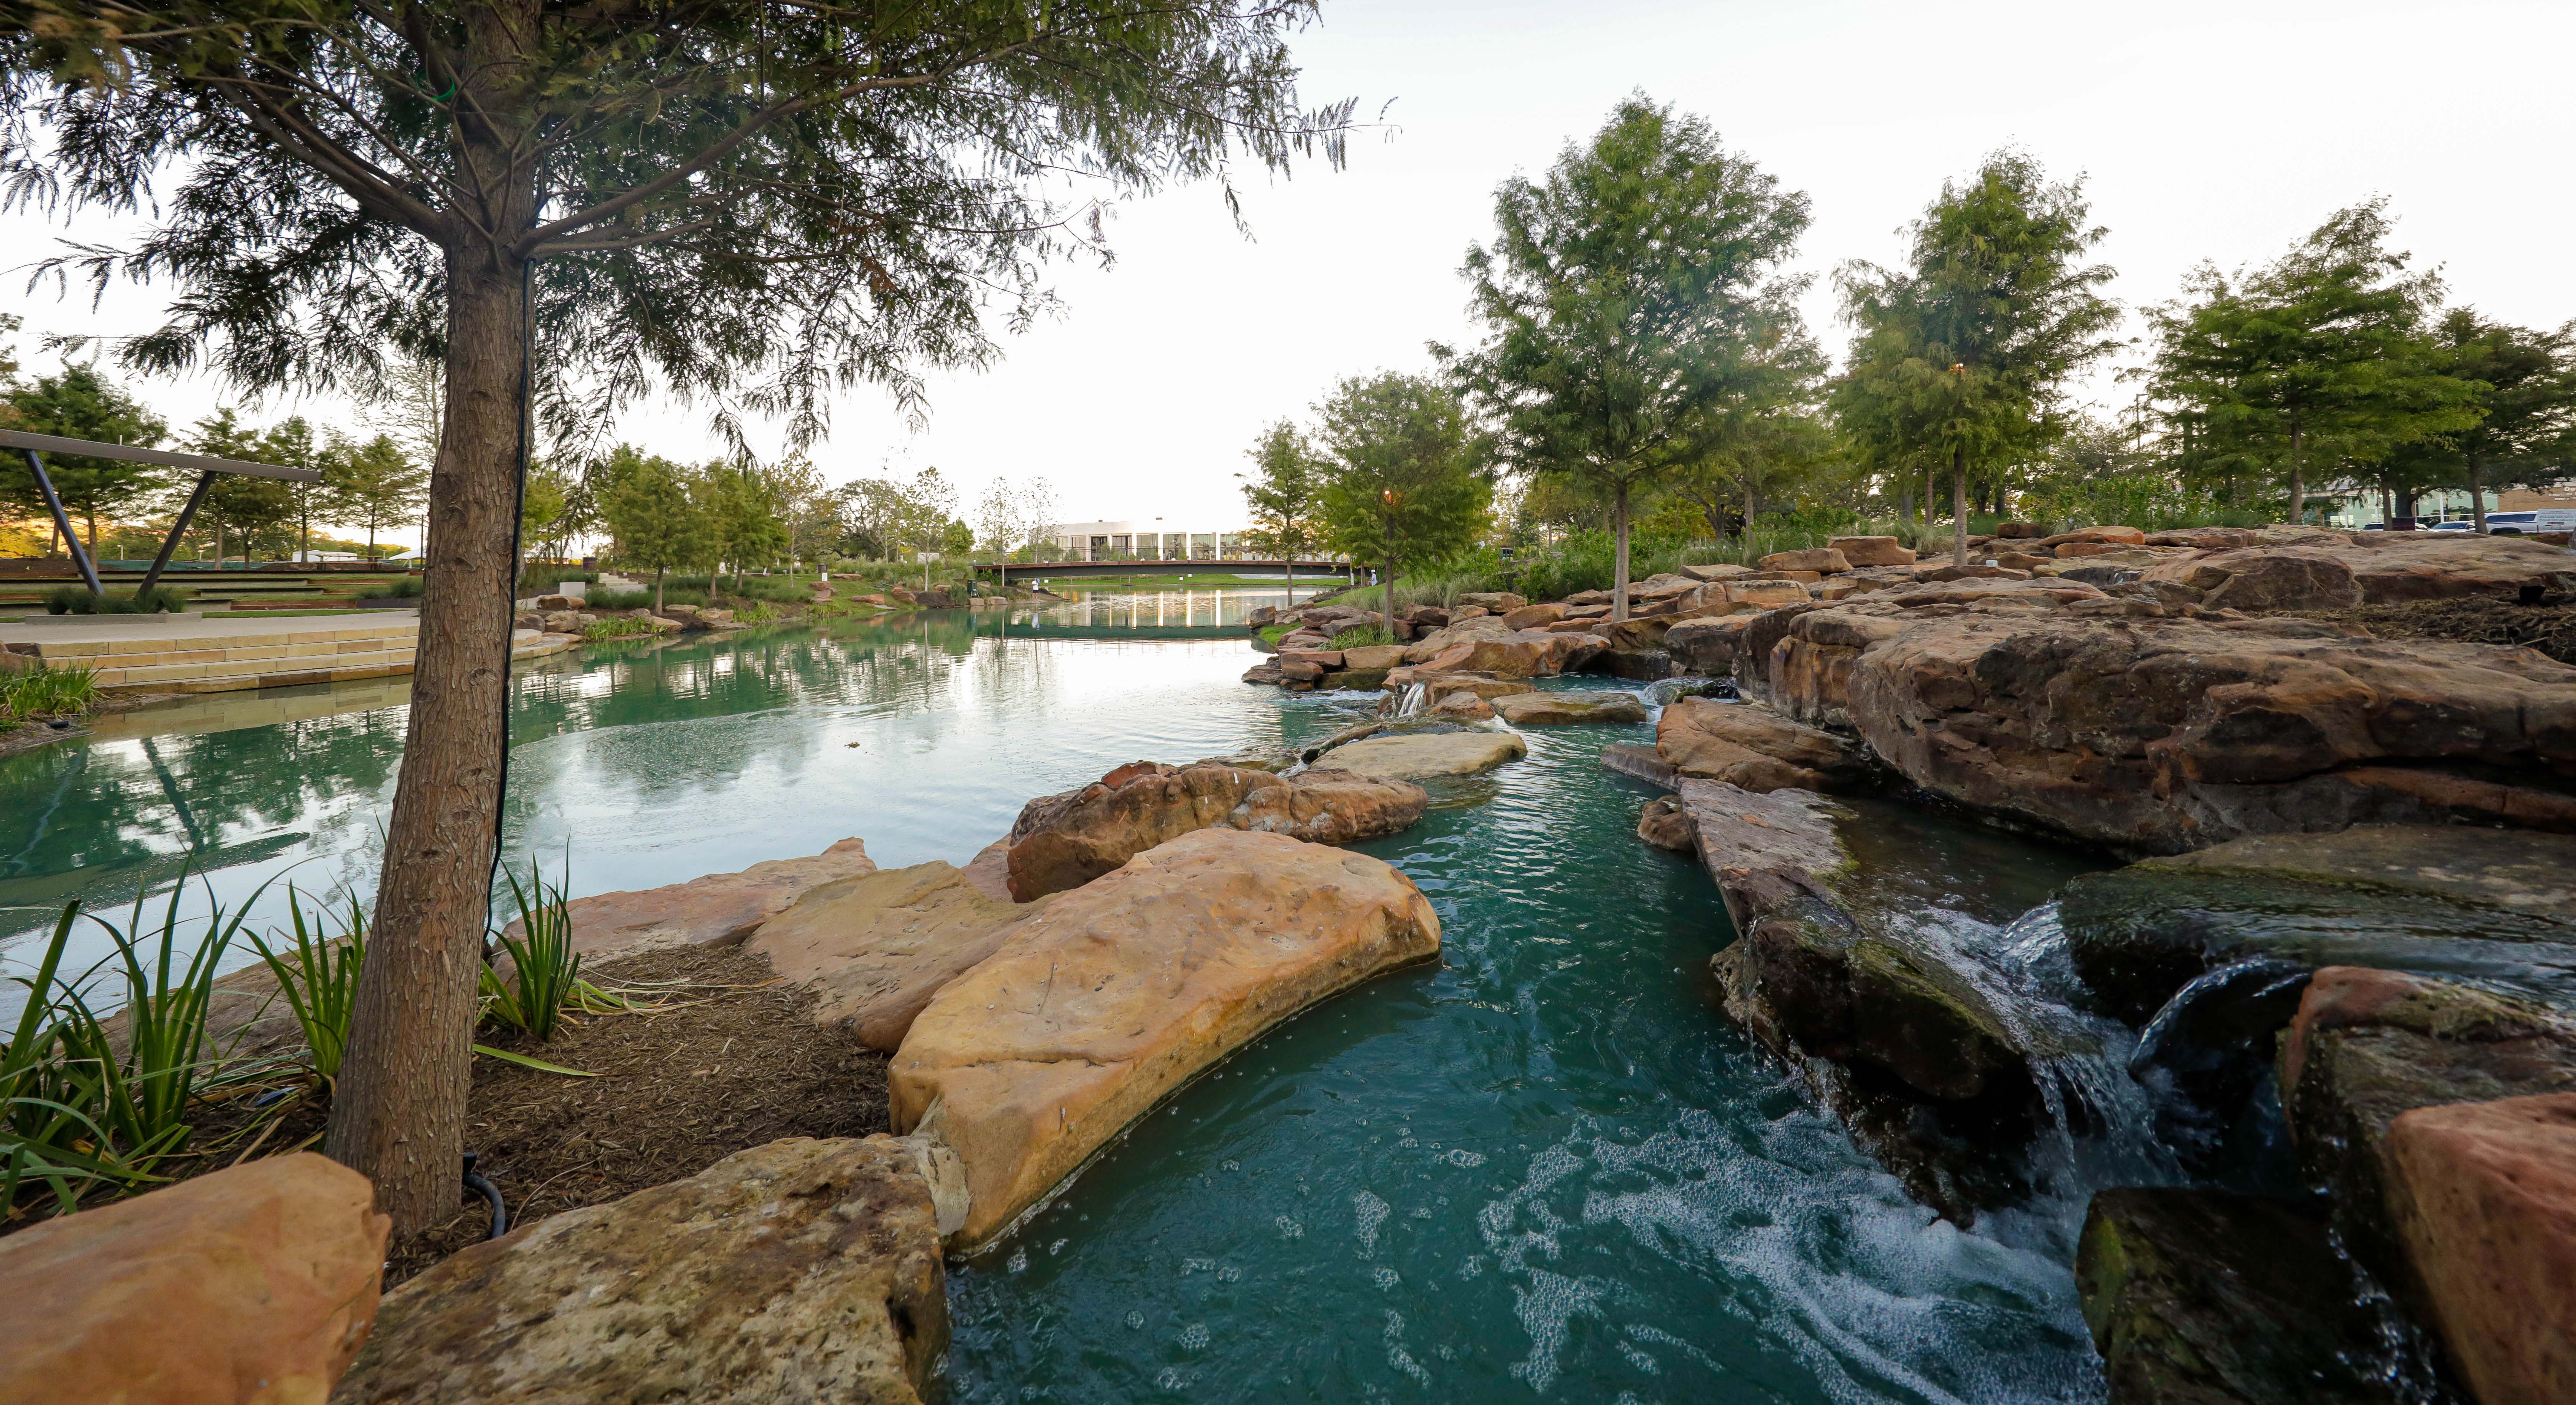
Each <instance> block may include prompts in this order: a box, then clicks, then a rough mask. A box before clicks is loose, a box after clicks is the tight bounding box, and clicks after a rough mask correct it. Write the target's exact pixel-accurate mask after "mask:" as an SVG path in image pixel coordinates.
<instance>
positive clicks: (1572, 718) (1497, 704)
mask: <svg viewBox="0 0 2576 1405" xmlns="http://www.w3.org/2000/svg"><path fill="white" fill-rule="evenodd" d="M1491 706H1492V708H1493V711H1494V713H1495V714H1496V715H1497V716H1500V717H1501V718H1502V719H1503V720H1504V721H1506V722H1509V723H1511V724H1512V725H1513V726H1515V727H1550V726H1561V725H1564V724H1567V723H1574V722H1643V721H1645V720H1646V704H1645V702H1644V701H1643V700H1642V699H1640V698H1639V697H1638V696H1637V695H1636V694H1634V693H1562V692H1547V693H1539V692H1530V693H1514V694H1511V695H1509V696H1506V697H1501V698H1497V699H1495V700H1494V702H1493V703H1492V704H1491Z"/></svg>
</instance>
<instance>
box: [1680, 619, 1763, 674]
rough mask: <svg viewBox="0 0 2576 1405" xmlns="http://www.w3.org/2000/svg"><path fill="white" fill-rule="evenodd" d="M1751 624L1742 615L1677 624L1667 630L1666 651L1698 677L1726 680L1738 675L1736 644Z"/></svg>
mask: <svg viewBox="0 0 2576 1405" xmlns="http://www.w3.org/2000/svg"><path fill="white" fill-rule="evenodd" d="M1750 622H1751V621H1750V619H1749V618H1748V617H1747V616H1746V615H1742V614H1737V615H1731V616H1726V617H1722V618H1708V617H1702V618H1699V619H1689V620H1678V621H1676V622H1674V623H1673V624H1672V625H1671V626H1670V627H1668V628H1666V629H1665V630H1664V649H1665V651H1666V652H1667V653H1670V654H1671V655H1672V656H1673V658H1674V659H1675V660H1677V661H1678V662H1680V663H1681V664H1682V666H1683V667H1685V668H1688V669H1690V670H1691V671H1693V672H1695V673H1706V674H1711V675H1714V676H1718V677H1724V676H1726V675H1729V674H1732V673H1733V672H1735V665H1736V648H1735V646H1736V642H1737V639H1738V637H1739V636H1740V635H1741V634H1742V633H1743V632H1744V627H1745V626H1746V625H1747V624H1749V623H1750Z"/></svg>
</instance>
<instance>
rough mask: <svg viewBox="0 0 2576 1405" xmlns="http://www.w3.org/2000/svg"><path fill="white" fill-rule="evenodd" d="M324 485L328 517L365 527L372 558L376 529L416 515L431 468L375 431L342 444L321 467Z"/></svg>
mask: <svg viewBox="0 0 2576 1405" xmlns="http://www.w3.org/2000/svg"><path fill="white" fill-rule="evenodd" d="M322 484H323V486H324V487H325V488H327V489H328V490H329V492H330V503H331V516H332V518H333V519H334V520H336V521H337V522H339V523H340V524H341V525H342V526H346V527H356V528H359V529H361V530H363V531H364V532H365V533H366V534H367V555H368V556H369V557H370V558H373V557H374V556H375V554H376V534H377V533H378V532H380V531H383V530H384V529H386V528H388V527H397V526H401V525H403V524H404V523H407V522H412V521H416V520H417V519H418V518H419V515H420V504H421V500H422V498H423V497H425V496H426V495H427V494H428V492H429V466H428V465H427V464H424V463H419V462H417V461H415V460H414V459H412V457H411V456H410V455H408V454H406V453H404V452H403V450H402V446H401V445H399V444H397V443H395V442H394V440H393V438H392V436H390V435H384V434H378V435H375V436H373V437H371V438H369V439H367V440H365V441H363V442H359V443H352V444H346V445H343V446H341V447H340V449H339V452H337V453H334V454H333V455H331V457H330V458H329V460H328V461H326V462H325V463H324V464H323V465H322Z"/></svg>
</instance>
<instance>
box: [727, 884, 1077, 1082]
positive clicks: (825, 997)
mask: <svg viewBox="0 0 2576 1405" xmlns="http://www.w3.org/2000/svg"><path fill="white" fill-rule="evenodd" d="M1004 863H1005V869H1004V872H1005V874H1007V872H1008V869H1007V863H1008V858H1007V851H1006V854H1005V858H1004ZM1006 881H1007V880H1006ZM1051 900H1052V899H1047V898H1041V899H1040V900H1039V901H1038V902H1037V903H1030V904H1025V905H1023V904H1017V903H1014V902H1012V901H1011V900H1010V899H1009V898H1008V897H1003V898H1000V899H996V898H994V897H992V896H991V895H990V894H989V893H988V892H986V891H985V890H983V889H982V888H979V887H978V886H977V885H976V884H975V883H974V882H972V881H971V880H970V879H969V878H968V876H967V874H966V871H965V870H964V869H960V868H956V867H953V866H951V865H949V864H944V863H937V862H933V863H925V864H915V865H913V866H912V867H910V868H897V869H883V870H880V871H878V872H875V873H870V874H865V875H863V876H861V877H857V878H844V879H841V880H839V881H837V882H832V883H826V884H824V885H823V886H822V887H820V888H816V889H815V890H813V891H812V892H810V893H807V894H806V895H805V896H804V897H802V898H800V899H798V900H797V903H796V905H795V906H794V907H791V908H789V909H787V910H786V911H785V912H782V913H780V914H778V915H777V916H776V917H773V918H771V919H769V920H768V921H767V922H764V923H762V924H761V926H760V930H759V931H757V932H755V933H753V934H752V936H751V940H750V941H749V942H748V943H747V945H748V946H749V947H750V948H751V949H752V950H753V951H757V952H759V953H760V954H761V955H763V956H766V957H768V958H769V964H770V966H771V967H772V968H773V969H775V970H776V971H777V972H778V974H779V975H781V976H783V977H785V978H786V979H787V980H788V981H790V982H792V983H794V984H795V985H798V986H801V987H803V988H805V989H808V990H811V991H813V992H815V994H816V995H817V996H818V997H819V999H818V1002H817V1003H816V1005H815V1008H814V1018H815V1019H816V1021H818V1022H820V1023H825V1024H848V1025H851V1026H852V1027H854V1028H855V1029H856V1030H857V1032H858V1035H859V1038H860V1039H861V1040H862V1041H863V1042H865V1043H866V1044H867V1046H868V1047H869V1048H871V1049H881V1050H883V1051H885V1052H886V1053H889V1054H891V1053H893V1052H894V1051H895V1049H896V1048H897V1047H898V1046H900V1045H901V1044H902V1043H903V1036H904V1032H905V1031H906V1030H909V1029H911V1028H912V1021H913V1017H914V1016H916V1015H918V1014H920V1013H921V1008H922V1007H923V1006H925V1005H927V1004H929V1003H930V997H932V996H933V995H936V994H938V993H939V988H940V987H941V986H944V985H946V984H948V983H949V982H950V981H952V980H955V979H956V978H957V977H958V976H959V975H961V974H963V973H964V972H965V971H966V970H967V969H968V968H969V967H972V966H973V965H974V964H975V963H976V962H978V961H981V960H983V959H984V958H985V957H987V956H990V955H992V953H993V949H994V948H995V947H997V946H999V945H1001V943H1002V938H1003V937H1004V936H1005V935H1007V934H1008V933H1009V931H1010V929H1011V927H1012V926H1013V924H1015V923H1018V922H1021V921H1023V920H1025V919H1027V918H1028V917H1029V916H1030V915H1031V914H1032V913H1035V912H1038V911H1040V910H1042V908H1041V904H1043V903H1045V902H1048V901H1051Z"/></svg>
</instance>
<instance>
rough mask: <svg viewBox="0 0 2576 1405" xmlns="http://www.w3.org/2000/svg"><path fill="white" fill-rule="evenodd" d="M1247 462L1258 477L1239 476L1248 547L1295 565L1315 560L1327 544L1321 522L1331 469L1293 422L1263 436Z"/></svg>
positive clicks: (1275, 428)
mask: <svg viewBox="0 0 2576 1405" xmlns="http://www.w3.org/2000/svg"><path fill="white" fill-rule="evenodd" d="M1245 457H1247V458H1249V459H1251V460H1252V471H1251V472H1250V473H1238V474H1236V475H1235V478H1236V480H1237V481H1239V482H1241V483H1242V484H1243V502H1244V508H1245V511H1246V525H1245V531H1244V534H1243V539H1244V545H1245V546H1246V547H1248V548H1250V549H1251V550H1253V551H1255V552H1258V553H1260V554H1262V555H1265V556H1278V557H1284V558H1286V559H1288V560H1291V561H1294V560H1297V559H1300V558H1302V557H1307V556H1311V555H1313V554H1314V552H1315V549H1316V545H1317V544H1318V543H1319V542H1320V541H1321V540H1322V539H1323V527H1322V524H1321V523H1320V522H1318V521H1317V518H1318V516H1319V515H1320V514H1321V513H1322V512H1323V506H1324V505H1323V494H1324V484H1325V481H1326V476H1327V474H1328V473H1329V471H1330V469H1329V466H1328V465H1327V464H1325V463H1324V461H1323V460H1322V459H1320V458H1318V457H1317V456H1316V454H1315V449H1314V446H1313V445H1311V444H1309V443H1307V442H1306V436H1305V435H1304V434H1302V433H1300V432H1299V431H1298V429H1297V426H1296V425H1294V424H1291V423H1290V422H1288V421H1287V420H1281V421H1279V422H1278V423H1277V424H1274V425H1272V426H1270V427H1269V428H1268V429H1265V430H1263V431H1261V438H1260V439H1259V440H1257V441H1255V443H1254V444H1253V446H1252V447H1251V448H1250V449H1249V450H1246V451H1245Z"/></svg>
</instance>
